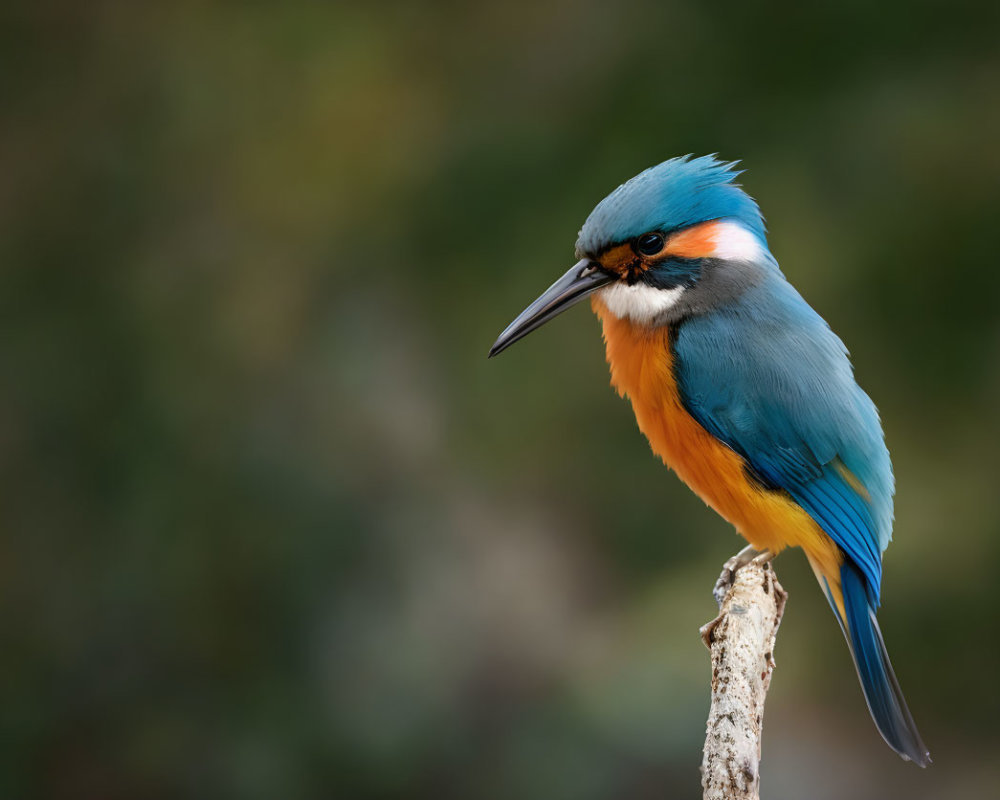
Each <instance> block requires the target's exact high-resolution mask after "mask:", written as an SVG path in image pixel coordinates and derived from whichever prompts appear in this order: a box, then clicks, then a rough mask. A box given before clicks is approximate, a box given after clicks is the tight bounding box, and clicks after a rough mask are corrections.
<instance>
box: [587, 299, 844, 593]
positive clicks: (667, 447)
mask: <svg viewBox="0 0 1000 800" xmlns="http://www.w3.org/2000/svg"><path fill="white" fill-rule="evenodd" d="M592 306H593V309H594V312H595V313H596V314H597V316H598V317H599V318H600V319H601V322H602V324H603V326H604V341H605V343H606V345H607V358H608V364H609V365H610V366H611V384H612V386H614V387H615V389H617V390H618V393H619V394H620V395H622V396H625V397H628V398H629V400H631V402H632V409H633V410H634V411H635V418H636V421H637V422H638V423H639V430H641V431H642V432H643V434H644V435H645V436H646V438H647V439H648V440H649V444H650V446H651V447H652V448H653V452H654V453H656V455H658V456H659V457H660V458H661V459H662V460H663V463H664V464H666V465H667V466H668V467H670V468H671V469H672V470H674V472H676V473H677V474H678V476H680V478H681V480H682V481H684V483H686V484H687V485H688V486H690V487H691V488H692V489H693V490H694V492H695V493H696V494H697V495H698V496H699V497H701V499H702V500H704V501H705V502H706V503H707V504H708V505H709V506H710V507H711V508H713V509H715V511H717V512H718V513H719V514H720V515H721V516H722V517H723V518H724V519H726V520H728V521H729V522H730V523H732V524H733V525H734V526H735V527H736V530H737V531H739V533H740V534H741V535H742V536H743V537H744V538H745V539H746V540H747V541H748V542H750V544H752V545H753V546H754V547H755V548H756V549H758V550H763V549H768V550H771V551H773V552H775V553H777V552H779V551H780V550H782V549H783V548H785V547H788V546H799V547H802V548H803V549H804V550H805V551H806V554H807V555H808V556H809V560H810V562H812V564H813V568H814V569H815V570H817V571H818V572H820V573H821V574H823V575H826V576H829V577H830V578H833V577H834V576H838V575H839V566H840V563H841V558H842V557H841V555H840V551H839V549H838V548H837V546H836V545H835V544H834V542H833V541H832V540H831V539H830V537H829V536H827V535H826V533H825V532H824V531H823V530H822V528H820V527H819V525H818V524H817V523H816V521H815V520H813V518H812V517H810V516H809V514H808V513H807V512H806V511H805V510H804V509H802V508H801V507H800V506H799V505H798V504H797V503H796V502H795V501H794V500H792V499H791V497H789V496H788V495H787V494H786V493H784V492H780V491H772V490H769V489H765V488H763V487H761V486H759V485H757V484H756V483H754V482H752V481H751V480H750V479H749V477H748V475H747V472H746V470H745V468H744V467H745V465H746V462H745V461H744V459H743V458H742V457H741V456H740V455H739V454H737V453H736V452H735V451H734V450H732V449H730V448H729V447H728V446H727V445H725V444H723V443H722V442H720V441H719V440H718V439H716V438H715V437H714V436H712V435H711V434H709V433H708V431H706V430H705V429H704V428H703V427H702V426H701V425H700V424H699V423H698V422H697V421H696V420H695V419H694V418H693V417H692V416H691V415H690V414H688V413H687V411H686V410H685V409H684V407H683V405H682V404H681V400H680V394H679V393H678V390H677V383H676V381H675V380H674V373H673V353H672V351H671V349H670V331H669V328H666V327H656V328H652V327H648V326H643V325H636V324H633V323H632V322H629V321H628V320H621V319H618V318H617V317H616V316H615V315H614V314H612V313H611V312H610V311H609V310H608V309H607V306H605V305H604V303H602V302H601V300H600V298H599V297H596V296H595V297H594V298H593V300H592ZM837 583H839V580H837Z"/></svg>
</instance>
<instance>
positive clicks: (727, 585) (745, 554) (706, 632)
mask: <svg viewBox="0 0 1000 800" xmlns="http://www.w3.org/2000/svg"><path fill="white" fill-rule="evenodd" d="M772 558H774V553H772V552H771V551H770V550H755V549H754V548H753V547H751V546H750V545H747V546H746V547H744V548H743V549H742V550H740V552H738V553H737V554H736V555H734V556H733V557H732V558H730V559H729V560H728V561H726V563H725V564H723V565H722V572H721V573H720V575H719V579H718V580H717V581H716V582H715V586H714V587H713V588H712V596H713V597H714V598H715V602H716V603H717V604H718V606H719V616H717V617H716V618H715V619H713V620H712V621H711V622H708V623H706V624H705V625H702V626H701V631H700V632H701V638H702V641H704V642H705V646H706V647H708V648H709V649H711V647H712V634H713V632H714V631H715V628H716V626H717V625H718V624H719V622H720V621H721V620H722V603H723V602H724V601H725V599H726V595H727V594H728V593H729V590H730V589H731V588H732V587H733V581H734V580H735V579H736V573H737V572H739V571H740V569H742V568H743V567H745V566H746V565H747V564H750V563H753V564H766V563H767V562H768V561H770V560H771V559H772Z"/></svg>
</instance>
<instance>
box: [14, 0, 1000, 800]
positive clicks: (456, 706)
mask: <svg viewBox="0 0 1000 800" xmlns="http://www.w3.org/2000/svg"><path fill="white" fill-rule="evenodd" d="M998 9H1000V7H998V6H997V4H996V3H986V2H982V3H963V2H952V3H948V4H934V5H932V4H926V5H925V4H914V3H908V2H901V1H899V0H896V1H895V2H884V3H879V4H871V3H867V2H865V3H861V2H838V3H820V4H812V5H798V4H782V3H761V4H747V3H728V2H721V3H711V4H705V3H694V2H648V3H647V2H638V1H632V2H622V3H616V4H611V3H604V2H598V0H589V1H585V2H568V0H540V1H537V2H513V3H506V4H490V5H485V4H484V5H470V4H462V3H439V4H433V5H431V4H423V3H403V2H398V3H396V2H384V3H368V4H364V3H357V4H353V5H352V4H341V3H332V4H322V3H285V4H262V3H244V4H235V3H231V4H209V3H201V2H176V3H170V4H145V3H131V4H129V3H108V2H92V3H71V2H62V3H59V2H56V3H52V2H48V3H42V4H20V7H13V4H10V5H8V6H5V8H4V10H3V11H2V12H0V91H2V98H3V103H2V110H0V114H2V116H3V119H2V125H0V176H2V179H0V309H2V311H0V326H2V335H0V366H2V373H0V374H2V377H3V379H2V382H0V468H2V476H3V491H2V497H3V500H2V504H0V509H2V510H0V514H2V525H3V537H2V539H0V546H2V557H0V593H2V594H0V597H2V604H0V609H2V610H0V626H2V628H0V629H2V632H3V643H4V644H3V655H2V658H0V708H2V713H0V720H2V721H0V731H2V737H3V748H2V751H0V795H2V796H3V797H5V798H8V797H9V798H29V797H39V798H137V797H142V798H159V797H163V798H166V797H205V798H209V797H210V798H229V797H232V798H277V797H281V798H330V797H338V798H340V797H343V798H395V797H407V798H424V797H426V798H432V797H433V798H470V799H471V798H484V799H486V798H489V799H493V798H496V799H497V800H500V799H504V800H506V799H507V798H534V797H545V798H547V800H562V799H563V798H565V799H566V800H570V799H572V800H588V799H590V798H594V799H595V800H596V799H597V798H654V797H696V796H699V792H700V788H699V774H698V764H699V761H700V749H701V744H702V739H703V735H704V722H705V717H706V713H707V707H708V685H709V660H708V654H707V652H706V651H705V649H704V646H703V645H702V644H701V642H700V640H699V638H698V633H697V630H698V626H699V625H700V624H701V623H703V622H705V621H707V620H708V619H709V618H711V617H712V616H713V614H714V610H715V609H714V605H713V602H712V599H711V595H710V589H711V586H712V583H713V582H714V580H715V577H716V575H717V574H718V570H719V567H720V565H721V562H722V561H723V560H724V559H725V558H726V557H727V556H728V555H730V554H731V553H733V552H734V551H735V550H736V549H738V548H739V547H740V546H741V541H740V540H738V539H737V537H736V536H734V535H733V532H732V530H731V529H730V528H728V526H727V525H726V524H725V523H723V522H722V521H721V520H719V519H717V518H716V517H715V516H714V515H713V514H712V513H710V512H709V511H708V510H707V509H706V508H705V507H704V506H703V505H702V503H701V502H700V501H699V500H697V499H696V498H695V497H694V496H693V495H692V494H691V493H690V492H689V491H688V490H687V489H685V488H684V487H683V486H682V485H681V484H680V483H679V482H678V481H677V480H676V478H675V477H674V476H672V475H671V474H669V473H668V472H667V470H665V469H664V468H663V466H662V465H660V464H659V463H658V462H657V461H656V460H655V459H654V458H653V457H652V455H651V454H650V452H649V450H648V447H647V445H646V443H645V442H644V440H643V439H642V438H641V436H640V434H639V433H638V431H637V429H636V426H635V423H634V421H633V417H632V414H631V411H630V409H629V408H628V407H627V405H626V404H625V403H624V402H623V401H621V400H620V399H618V398H617V397H616V396H615V395H614V393H613V392H612V391H611V390H610V389H609V387H608V375H607V368H606V365H605V364H604V358H603V348H602V345H601V342H600V335H599V328H598V324H597V322H596V321H595V320H594V319H593V317H592V316H591V315H590V314H589V313H588V312H587V311H586V310H585V309H584V308H579V309H576V310H574V311H572V312H571V313H569V314H567V315H566V316H565V317H563V318H560V320H559V321H558V323H556V324H553V325H551V326H549V327H547V328H546V329H545V330H544V331H542V332H539V333H537V334H535V335H533V336H532V337H531V338H530V339H529V340H527V341H525V342H524V343H522V344H519V345H518V346H517V347H516V348H514V349H513V350H511V351H510V352H508V353H505V354H504V355H503V357H502V358H499V359H496V360H494V361H490V362H487V360H486V358H485V355H486V351H487V349H488V347H489V345H490V344H491V343H492V341H493V339H494V337H495V336H496V334H497V333H498V332H499V331H500V330H501V329H502V328H503V327H504V326H505V325H506V324H507V322H508V321H509V320H510V319H511V318H512V317H513V316H514V314H516V313H517V312H518V311H520V310H521V308H522V307H523V306H524V305H526V304H527V302H528V301H530V300H531V299H533V298H534V297H535V296H536V294H537V293H538V292H539V291H540V290H541V289H543V288H544V287H545V286H547V285H548V284H549V283H550V282H551V281H552V280H553V279H554V278H555V277H556V276H558V275H559V274H561V273H562V272H563V271H564V270H565V269H566V268H567V267H568V265H569V264H570V263H571V260H572V258H573V243H574V240H575V236H576V231H577V230H578V228H579V226H580V224H581V223H582V221H583V219H584V218H585V216H586V215H587V213H588V212H589V211H590V209H591V208H592V207H593V205H594V204H595V203H596V202H597V201H598V200H600V199H601V198H602V197H603V196H604V195H605V194H606V193H607V192H608V191H610V190H611V189H612V188H614V187H615V186H616V185H617V184H618V183H620V182H622V181H623V180H625V179H626V178H628V177H630V176H632V175H633V174H635V173H637V172H638V171H640V170H641V169H643V168H645V167H647V166H650V165H652V164H654V163H657V162H659V161H661V160H663V159H666V158H669V157H672V156H675V155H680V154H684V153H688V152H693V153H696V154H702V153H708V152H716V151H717V152H719V153H720V154H721V155H722V156H723V157H725V158H730V159H732V158H741V159H743V160H744V165H745V167H746V168H747V170H748V171H747V173H746V174H745V175H744V176H743V178H742V181H743V183H744V185H745V187H746V188H747V189H748V191H749V192H750V193H751V194H753V195H754V196H755V197H756V198H757V199H758V200H759V202H760V204H761V206H762V208H763V210H764V212H765V214H766V216H767V218H768V222H769V226H770V229H771V245H772V249H773V251H774V252H775V254H776V255H777V257H778V259H779V261H780V262H781V263H782V265H783V267H784V270H785V272H786V274H787V275H788V276H789V277H790V279H791V280H792V281H793V282H794V283H795V284H796V285H797V286H798V287H799V289H800V290H801V291H802V293H803V294H804V295H805V297H806V298H807V299H808V300H809V301H810V302H811V303H812V304H813V305H814V306H815V307H816V308H817V309H818V310H819V311H820V312H821V313H822V314H823V315H824V316H825V317H826V318H827V319H828V320H829V321H830V322H831V324H832V325H833V327H834V328H835V329H836V330H837V331H838V332H839V333H840V335H841V336H842V338H843V339H844V340H845V342H846V343H847V345H848V346H849V347H850V348H851V349H852V352H853V354H854V361H855V365H856V368H857V374H858V377H859V380H860V381H861V383H862V384H863V385H864V386H865V387H866V389H867V390H868V391H869V392H870V394H871V395H872V396H873V398H874V399H875V400H876V402H877V403H878V404H879V407H880V409H881V412H882V415H883V419H884V423H885V428H886V432H887V436H888V441H889V445H890V448H891V450H892V452H893V455H894V459H895V465H896V472H897V478H898V485H899V491H898V499H897V526H896V534H897V540H896V542H895V544H894V545H893V546H892V547H891V548H890V550H889V551H888V554H887V559H886V574H885V585H884V606H883V611H882V613H881V615H880V617H881V620H882V625H883V629H884V631H885V634H886V638H887V641H888V644H889V649H890V651H891V653H892V655H893V659H894V662H895V664H896V667H897V671H898V673H899V676H900V679H901V681H902V684H903V686H904V688H905V690H906V693H907V695H908V698H909V701H910V705H911V707H912V709H913V712H914V714H915V716H916V718H917V720H918V722H919V724H920V727H921V728H922V731H923V734H924V738H925V739H926V740H927V743H928V745H929V746H930V749H931V751H932V753H933V755H934V758H935V762H936V763H935V764H934V766H933V767H932V768H930V769H928V770H926V771H921V770H919V769H917V768H915V767H913V766H912V765H908V764H904V763H903V762H901V761H900V760H899V759H898V758H897V757H896V756H895V755H893V754H892V753H891V752H890V751H889V750H888V749H887V748H886V747H885V746H884V745H883V744H882V742H881V741H880V739H879V737H878V735H877V733H876V731H875V729H874V726H873V725H872V723H871V722H870V720H869V718H868V714H867V711H866V709H865V706H864V701H863V699H862V696H861V693H860V691H859V688H858V686H857V679H856V676H855V674H854V671H853V669H852V667H851V662H850V657H849V655H848V652H847V648H846V646H845V644H844V642H843V640H842V638H841V635H840V633H839V631H838V629H837V625H836V623H835V621H834V619H833V617H832V615H831V614H830V612H829V610H828V609H827V608H826V607H825V602H824V600H823V599H822V597H821V595H820V593H819V592H818V591H817V589H816V587H815V585H814V581H813V578H812V576H811V574H810V572H809V570H808V567H807V566H806V564H805V560H804V559H803V558H802V557H801V555H800V554H798V553H796V552H794V551H793V552H789V553H788V554H786V555H783V556H782V557H781V558H780V559H779V561H778V562H777V569H778V573H779V575H780V576H781V579H782V581H783V583H784V584H785V586H786V588H788V589H789V591H790V592H791V600H790V603H789V608H788V613H787V616H786V619H785V623H784V626H783V627H782V631H781V636H780V637H779V641H778V648H777V660H778V671H777V673H776V677H775V680H774V683H773V687H772V691H771V695H770V698H769V703H768V708H767V719H766V725H765V739H764V762H763V787H764V793H765V795H766V796H767V797H769V798H789V799H791V798H802V797H809V798H819V799H820V800H822V799H823V798H842V797H851V798H860V799H864V798H881V797H904V796H905V797H909V798H931V797H942V796H955V797H966V796H969V797H971V796H987V795H989V794H991V793H992V792H993V791H995V787H996V780H997V777H998V774H1000V773H998V769H1000V768H998V767H997V761H996V752H997V749H998V747H1000V733H998V730H997V724H996V719H997V716H998V714H1000V689H998V687H997V685H996V678H997V674H998V671H1000V645H998V641H1000V640H998V638H997V634H998V633H1000V630H998V628H1000V609H998V606H997V604H996V601H995V592H996V589H995V587H996V585H997V577H996V575H997V569H998V563H1000V535H998V534H1000V505H998V485H1000V481H998V478H1000V475H998V469H997V454H996V445H997V441H998V433H1000V430H998V427H1000V426H998V421H997V418H998V404H1000V371H998V364H1000V315H998V313H997V303H998V300H997V298H998V296H1000V271H998V269H997V267H996V251H997V229H998V228H997V225H998V215H1000V192H998V187H1000V147H998V145H997V143H998V141H1000V102H998V97H1000V45H998V42H1000V11H998Z"/></svg>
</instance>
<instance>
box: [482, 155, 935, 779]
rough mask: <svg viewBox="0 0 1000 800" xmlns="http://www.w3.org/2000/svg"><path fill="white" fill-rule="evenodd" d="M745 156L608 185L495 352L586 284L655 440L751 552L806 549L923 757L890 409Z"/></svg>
mask: <svg viewBox="0 0 1000 800" xmlns="http://www.w3.org/2000/svg"><path fill="white" fill-rule="evenodd" d="M739 165H740V162H726V161H722V160H720V159H719V157H718V156H717V155H716V154H713V155H707V156H701V157H697V158H695V157H693V156H691V155H687V156H683V157H680V158H673V159H670V160H668V161H664V162H663V163H660V164H658V165H656V166H653V167H651V168H649V169H647V170H645V171H644V172H641V173H639V174H638V175H636V176H635V177H634V178H632V179H630V180H628V181H627V182H625V183H623V184H622V185H621V186H619V187H618V188H616V189H615V190H614V191H612V192H611V193H610V194H609V195H608V196H607V197H605V198H604V199H603V200H601V201H600V202H599V203H598V204H597V206H595V207H594V209H593V211H592V212H591V213H590V215H589V216H588V217H587V219H586V220H585V222H584V223H583V227H582V228H581V229H580V232H579V235H578V237H577V240H576V253H575V256H576V258H577V259H578V260H577V262H576V263H575V264H574V265H573V266H572V267H570V269H569V270H568V271H567V272H566V273H565V274H564V275H562V277H560V278H559V279H558V280H556V281H555V283H553V284H552V285H551V286H550V287H549V288H548V289H547V290H546V291H545V292H543V293H542V294H541V296H540V297H538V299H536V300H535V301H534V302H533V303H531V304H530V305H529V306H528V307H527V308H526V309H525V310H524V311H523V312H521V314H519V315H518V316H517V317H516V318H515V319H514V321H513V322H511V323H510V325H508V326H507V328H505V329H504V330H503V332H502V333H501V334H500V336H499V337H498V338H497V340H496V342H495V343H494V344H493V346H492V347H491V348H490V351H489V357H491V358H492V357H493V356H496V355H497V354H498V353H500V352H501V351H503V350H505V349H506V348H508V347H510V345H512V344H513V343H514V342H516V341H518V340H520V339H521V338H523V337H524V336H526V335H528V334H529V333H531V332H532V331H534V330H536V329H538V328H539V327H541V326H542V325H544V324H545V323H546V322H548V321H549V320H551V319H553V318H554V317H556V316H557V315H559V314H561V313H562V312H563V311H565V310H566V309H567V308H570V307H571V306H573V305H575V304H576V303H578V302H580V301H582V300H584V299H585V298H590V302H591V307H592V309H593V311H594V313H595V314H596V315H597V317H598V318H599V319H600V322H601V325H602V328H603V338H604V344H605V350H606V358H607V361H608V364H609V366H610V371H611V384H612V386H613V387H614V388H615V389H616V390H617V392H618V393H619V394H620V395H621V396H623V397H625V398H627V399H628V400H630V401H631V405H632V409H633V411H634V413H635V418H636V422H637V423H638V426H639V429H640V430H641V432H642V433H643V434H644V435H645V437H646V439H647V440H648V441H649V444H650V446H651V448H652V450H653V452H654V453H655V454H656V455H657V456H658V457H659V458H660V459H661V460H662V461H663V462H664V463H665V464H666V465H667V466H668V467H669V468H670V469H672V470H673V471H674V472H675V473H676V474H677V475H678V476H679V477H680V479H681V480H682V481H683V482H684V483H686V484H687V485H688V486H689V487H690V488H691V489H693V490H694V492H695V493H696V494H697V495H699V496H700V497H701V498H702V500H704V501H705V503H706V504H707V505H708V506H709V507H711V508H712V509H714V510H715V511H716V512H717V513H718V514H719V515H721V516H722V517H723V518H724V519H726V520H727V521H728V522H729V523H731V524H732V525H733V526H734V527H735V528H736V530H737V532H738V533H739V534H741V535H742V536H743V537H744V538H745V539H746V540H747V541H748V542H749V545H750V548H748V549H750V552H752V553H758V552H759V553H767V554H768V555H774V554H777V553H779V552H780V551H782V550H783V549H785V548H786V547H799V548H801V549H802V550H803V551H804V552H805V555H806V558H807V559H808V561H809V564H810V565H811V567H812V569H813V572H814V573H815V575H816V578H817V580H818V581H819V584H820V587H821V589H822V590H823V593H824V595H825V596H826V598H827V601H828V602H829V604H830V607H831V608H832V609H833V613H834V614H835V616H836V618H837V621H838V622H839V623H840V627H841V629H842V631H843V633H844V635H845V637H846V639H847V644H848V647H849V649H850V651H851V654H852V656H853V659H854V663H855V666H856V667H857V673H858V677H859V679H860V682H861V688H862V691H863V694H864V697H865V700H866V701H867V704H868V708H869V710H870V712H871V716H872V718H873V720H874V722H875V725H876V727H877V728H878V731H879V733H880V734H881V735H882V738H883V739H884V740H885V741H886V743H887V744H888V745H889V747H891V748H892V749H893V750H894V751H896V753H898V754H899V755H900V756H902V758H903V759H904V760H909V761H913V762H914V763H916V764H918V765H920V766H922V767H923V766H926V765H928V764H929V763H930V753H929V752H928V750H927V747H926V746H925V745H924V743H923V740H922V738H921V736H920V733H919V731H918V730H917V727H916V724H915V723H914V721H913V717H912V715H911V714H910V711H909V708H908V706H907V704H906V700H905V699H904V697H903V693H902V690H901V689H900V686H899V682H898V680H897V679H896V675H895V673H894V671H893V668H892V665H891V663H890V661H889V656H888V653H887V651H886V647H885V643H884V640H883V637H882V633H881V630H880V629H879V625H878V621H877V619H876V612H877V610H878V608H879V603H880V591H881V583H882V554H883V553H884V551H885V549H886V547H887V546H888V544H889V541H890V539H891V537H892V525H893V495H894V493H895V479H894V476H893V469H892V463H891V460H890V457H889V451H888V449H887V447H886V444H885V437H884V434H883V431H882V424H881V420H880V418H879V414H878V411H877V409H876V407H875V405H874V403H873V402H872V400H871V399H870V398H869V396H868V395H867V394H866V393H865V392H864V390H862V389H861V387H860V386H859V385H858V383H857V382H856V380H855V377H854V369H853V367H852V365H851V362H850V360H849V356H848V352H847V349H846V347H845V346H844V344H843V343H842V342H841V340H840V338H838V336H837V335H836V334H835V333H834V332H833V330H832V329H831V328H830V326H829V325H828V324H827V322H826V321H825V320H824V319H823V318H822V317H821V316H820V315H819V314H818V313H817V312H816V311H815V310H813V308H812V307H811V306H810V305H809V304H808V303H807V302H806V301H805V300H804V299H803V298H802V296H801V295H800V294H799V292H798V291H797V290H796V289H795V288H794V287H793V286H792V284H791V283H789V281H788V280H787V279H786V278H785V276H784V274H783V272H782V271H781V268H780V267H779V265H778V262H777V260H776V259H775V257H774V256H773V255H772V253H771V250H770V248H769V246H768V241H767V233H766V229H765V224H764V218H763V216H762V214H761V211H760V208H759V206H758V205H757V203H756V201H755V200H754V199H753V198H751V197H750V195H748V194H747V193H746V192H745V191H744V190H743V188H742V186H741V185H740V184H739V183H737V182H736V179H737V177H738V176H739V175H741V174H743V172H742V170H739V169H737V167H738V166H739Z"/></svg>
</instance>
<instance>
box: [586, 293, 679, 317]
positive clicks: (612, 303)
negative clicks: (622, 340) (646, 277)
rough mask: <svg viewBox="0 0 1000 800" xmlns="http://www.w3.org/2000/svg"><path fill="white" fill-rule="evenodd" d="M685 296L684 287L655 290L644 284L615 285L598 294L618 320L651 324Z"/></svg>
mask: <svg viewBox="0 0 1000 800" xmlns="http://www.w3.org/2000/svg"><path fill="white" fill-rule="evenodd" d="M682 294H684V287H683V286H678V287H677V288H675V289H655V288H653V287H652V286H647V285H646V284H644V283H636V284H634V285H632V286H629V285H627V284H624V283H613V284H611V285H610V286H605V287H604V288H603V289H601V290H600V291H599V292H598V295H599V296H600V298H601V300H602V301H603V303H604V305H606V306H607V307H608V311H610V312H611V313H612V314H614V315H615V316H616V317H618V319H630V320H632V321H633V322H639V323H642V324H649V323H650V322H652V321H653V320H654V319H656V318H657V317H658V316H660V314H662V313H663V312H664V311H667V310H668V309H670V308H672V307H673V306H675V305H676V304H677V301H678V300H680V299H681V295H682Z"/></svg>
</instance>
